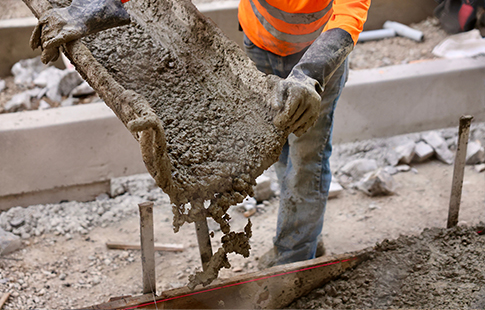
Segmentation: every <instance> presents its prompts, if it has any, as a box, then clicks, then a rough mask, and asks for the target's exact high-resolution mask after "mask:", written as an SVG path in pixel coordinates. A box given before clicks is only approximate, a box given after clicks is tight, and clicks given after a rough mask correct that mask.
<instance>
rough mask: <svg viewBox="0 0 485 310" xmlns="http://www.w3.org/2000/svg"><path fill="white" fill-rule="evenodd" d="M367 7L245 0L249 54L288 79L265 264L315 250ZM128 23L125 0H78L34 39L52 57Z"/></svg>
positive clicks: (351, 0)
mask: <svg viewBox="0 0 485 310" xmlns="http://www.w3.org/2000/svg"><path fill="white" fill-rule="evenodd" d="M369 6H370V0H335V1H331V0H241V2H240V5H239V22H240V25H241V27H242V29H243V31H244V33H245V38H244V45H245V50H246V52H247V54H248V55H249V57H250V58H251V59H252V60H253V61H254V62H255V63H256V66H257V67H258V69H259V70H261V71H263V72H265V73H268V74H276V75H278V76H280V77H282V78H284V79H283V80H281V81H280V84H279V85H278V89H277V91H276V94H275V97H274V102H273V105H274V107H275V108H276V109H278V111H279V113H278V114H277V116H276V117H275V119H274V124H275V126H277V127H278V128H281V129H289V130H290V131H291V132H293V133H294V135H293V134H292V135H290V137H289V138H288V142H287V144H286V145H285V147H284V149H283V152H282V154H281V156H280V159H279V162H278V163H277V164H276V172H277V175H278V179H279V181H280V185H281V197H280V198H281V203H280V208H279V213H278V224H277V230H276V237H275V238H274V240H273V241H274V248H273V249H271V250H270V251H269V252H268V253H267V254H265V255H264V257H263V258H262V259H261V260H260V262H261V263H260V266H261V268H264V267H269V266H273V265H277V264H285V263H290V262H295V261H300V260H306V259H311V258H314V257H315V254H316V249H317V239H318V238H317V237H318V236H319V234H320V232H321V230H322V226H323V215H324V212H325V206H326V202H327V197H328V189H329V186H330V181H331V173H330V167H329V157H330V154H331V150H332V147H331V132H332V123H333V112H334V110H335V106H336V103H337V100H338V98H339V96H340V93H341V91H342V88H343V86H344V84H345V81H346V78H347V70H348V69H347V67H348V66H347V62H346V59H347V56H348V54H349V53H350V52H351V50H352V49H353V46H354V44H355V43H356V42H357V38H358V35H359V33H360V32H361V31H362V28H363V25H364V22H365V20H366V18H367V10H368V9H369ZM128 22H129V16H128V14H127V13H126V11H125V10H124V9H123V6H122V4H121V3H120V0H73V2H72V4H71V6H69V7H67V8H63V9H54V10H50V11H49V12H47V13H46V14H45V15H44V16H43V17H41V18H40V20H39V24H38V27H37V28H36V29H35V30H34V33H33V35H32V38H31V46H32V47H33V48H36V47H38V46H41V47H42V49H43V53H42V60H43V61H44V62H46V63H47V62H49V61H52V60H55V59H56V58H57V57H58V54H59V52H58V48H59V46H60V45H61V44H64V43H65V42H68V41H70V40H74V39H78V38H81V37H83V36H85V35H87V34H91V33H95V32H97V31H100V30H103V29H107V28H110V27H115V26H119V25H123V24H126V23H128Z"/></svg>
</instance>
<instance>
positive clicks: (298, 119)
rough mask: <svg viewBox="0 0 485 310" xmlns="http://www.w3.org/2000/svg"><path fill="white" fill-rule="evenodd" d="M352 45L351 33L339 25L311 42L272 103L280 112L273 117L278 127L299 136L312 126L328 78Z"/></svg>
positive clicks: (279, 87)
mask: <svg viewBox="0 0 485 310" xmlns="http://www.w3.org/2000/svg"><path fill="white" fill-rule="evenodd" d="M353 47H354V42H353V41H352V37H351V36H350V34H349V33H348V32H347V31H345V30H342V29H339V28H335V29H330V30H327V31H325V32H324V33H322V34H321V35H320V36H319V37H318V38H317V39H316V40H315V41H314V42H313V43H312V45H311V46H310V47H309V48H308V50H307V51H306V52H305V54H303V56H302V58H301V59H300V61H299V62H298V63H297V64H296V65H295V67H293V69H292V70H291V72H290V75H289V76H288V77H287V78H286V79H285V80H283V81H281V82H280V84H279V85H278V88H277V90H276V96H275V99H274V102H273V108H274V109H276V110H277V111H279V112H278V114H277V115H276V117H275V118H274V120H273V123H274V125H275V126H276V127H277V128H279V129H282V130H285V129H288V128H289V129H290V132H293V133H294V134H295V135H296V136H298V137H299V136H301V135H303V134H304V133H305V132H306V131H307V130H308V128H310V127H311V126H313V124H314V123H315V121H316V120H317V119H318V117H319V116H320V111H322V110H324V107H323V106H322V104H321V96H323V95H324V94H323V93H324V89H325V85H326V83H327V81H328V80H329V79H330V78H331V76H332V75H333V74H334V72H335V70H337V69H338V67H340V66H341V65H342V63H343V62H344V61H345V58H347V56H348V55H349V53H350V51H352V49H353Z"/></svg>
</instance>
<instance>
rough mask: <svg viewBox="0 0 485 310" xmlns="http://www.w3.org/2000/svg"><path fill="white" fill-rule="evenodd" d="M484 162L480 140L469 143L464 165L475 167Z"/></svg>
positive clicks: (484, 156) (484, 154)
mask: <svg viewBox="0 0 485 310" xmlns="http://www.w3.org/2000/svg"><path fill="white" fill-rule="evenodd" d="M483 162H485V149H484V148H483V146H482V144H481V143H480V140H475V141H470V142H469V143H468V146H467V149H466V164H467V165H476V164H480V163H483Z"/></svg>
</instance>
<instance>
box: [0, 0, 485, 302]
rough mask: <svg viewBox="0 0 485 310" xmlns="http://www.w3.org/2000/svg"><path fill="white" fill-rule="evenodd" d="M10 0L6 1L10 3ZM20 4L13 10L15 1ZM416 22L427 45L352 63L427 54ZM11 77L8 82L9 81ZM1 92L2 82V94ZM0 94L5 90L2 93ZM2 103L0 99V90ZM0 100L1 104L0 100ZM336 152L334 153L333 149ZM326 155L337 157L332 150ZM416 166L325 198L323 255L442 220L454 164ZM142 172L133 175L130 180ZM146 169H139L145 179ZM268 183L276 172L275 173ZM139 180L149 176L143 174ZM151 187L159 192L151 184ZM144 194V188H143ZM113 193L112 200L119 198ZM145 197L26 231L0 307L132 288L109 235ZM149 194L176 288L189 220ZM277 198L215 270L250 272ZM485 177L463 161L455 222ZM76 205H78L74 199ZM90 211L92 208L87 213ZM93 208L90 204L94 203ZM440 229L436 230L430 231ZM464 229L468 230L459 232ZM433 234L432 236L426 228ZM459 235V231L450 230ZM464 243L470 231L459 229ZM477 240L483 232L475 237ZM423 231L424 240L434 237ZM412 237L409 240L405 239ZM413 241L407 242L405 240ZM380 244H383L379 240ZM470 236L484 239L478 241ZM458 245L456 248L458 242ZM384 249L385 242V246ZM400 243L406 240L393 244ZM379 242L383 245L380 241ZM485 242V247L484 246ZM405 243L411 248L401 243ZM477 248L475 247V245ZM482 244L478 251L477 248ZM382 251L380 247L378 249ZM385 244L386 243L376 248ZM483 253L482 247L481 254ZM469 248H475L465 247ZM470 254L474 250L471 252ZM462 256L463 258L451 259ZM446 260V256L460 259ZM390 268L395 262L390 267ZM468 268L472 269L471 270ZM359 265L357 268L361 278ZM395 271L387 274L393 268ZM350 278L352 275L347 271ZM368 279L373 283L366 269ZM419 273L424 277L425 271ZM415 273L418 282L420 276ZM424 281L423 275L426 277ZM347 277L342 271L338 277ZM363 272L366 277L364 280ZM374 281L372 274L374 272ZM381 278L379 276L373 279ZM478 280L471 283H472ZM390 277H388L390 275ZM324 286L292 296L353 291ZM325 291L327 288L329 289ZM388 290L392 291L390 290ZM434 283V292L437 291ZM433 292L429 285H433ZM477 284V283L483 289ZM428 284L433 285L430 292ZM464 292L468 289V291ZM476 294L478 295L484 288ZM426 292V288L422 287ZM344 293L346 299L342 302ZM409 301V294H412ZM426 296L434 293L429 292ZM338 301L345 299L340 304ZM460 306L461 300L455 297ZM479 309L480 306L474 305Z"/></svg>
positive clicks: (131, 235) (135, 259)
mask: <svg viewBox="0 0 485 310" xmlns="http://www.w3.org/2000/svg"><path fill="white" fill-rule="evenodd" d="M10 1H12V3H10ZM3 4H5V5H6V6H4V7H6V8H8V9H6V10H2V11H3V14H2V13H0V18H16V17H24V16H29V15H30V13H29V11H28V10H27V9H26V7H24V5H23V3H21V2H20V1H18V0H15V1H13V0H4V3H3ZM15 8H17V9H15ZM417 28H419V29H421V30H423V31H424V32H425V37H426V38H428V39H427V40H426V41H425V42H424V43H415V42H412V41H410V40H408V39H404V38H394V39H388V40H382V41H379V42H369V43H365V44H362V45H357V48H356V50H355V52H354V56H352V57H353V59H354V61H353V64H352V62H351V66H352V68H353V69H364V68H373V67H379V66H384V65H392V64H400V63H408V62H411V61H417V60H426V59H430V58H433V57H434V56H432V54H431V52H430V51H431V50H432V48H433V47H434V46H435V45H436V44H438V43H439V42H440V41H441V40H442V39H444V38H445V37H446V34H445V33H444V32H443V31H442V30H440V29H439V28H438V26H437V25H436V23H435V20H434V19H430V20H427V21H423V22H422V23H420V24H419V25H418V26H417ZM10 82H11V81H9V80H7V86H8V85H9V83H10ZM4 93H7V94H9V95H10V93H8V88H7V90H6V91H5V92H4ZM0 99H2V97H1V96H0ZM3 99H4V100H5V101H6V100H8V99H7V98H6V97H3ZM5 101H4V102H0V105H1V104H4V103H5ZM337 156H338V155H337ZM333 160H337V161H338V158H335V156H334V159H333ZM413 167H414V168H415V170H414V171H410V172H406V173H399V174H397V175H395V176H394V178H395V180H396V181H397V182H398V184H399V187H398V188H397V191H396V192H397V193H396V194H395V195H392V196H384V197H368V196H367V195H365V194H363V193H362V192H360V191H357V190H353V189H346V190H345V191H344V192H343V193H342V194H341V195H340V196H339V197H338V198H335V199H331V200H330V201H329V202H328V204H327V211H326V215H325V224H324V228H323V237H324V242H325V246H326V249H327V252H328V253H329V254H333V253H335V254H338V253H345V252H350V251H354V250H360V249H364V248H368V247H371V246H373V245H375V244H376V242H382V241H383V240H384V239H394V238H398V237H399V236H400V235H407V236H415V235H418V234H420V233H421V232H422V231H423V229H425V228H431V227H440V228H443V227H445V226H446V219H447V212H448V203H449V196H450V190H451V179H452V174H453V167H452V166H450V165H445V164H443V163H441V162H439V161H437V160H432V161H428V162H426V163H422V164H413ZM138 178H139V177H135V178H134V180H136V179H138ZM146 178H147V177H146V176H142V177H141V179H143V180H145V179H146ZM274 181H275V180H274ZM140 184H146V182H145V181H144V182H141V183H140ZM155 191H156V190H155ZM146 192H147V193H149V192H150V189H146ZM120 197H123V196H118V197H117V199H118V200H117V201H120V200H122V199H123V198H120ZM146 197H148V195H144V196H143V197H141V196H136V195H131V196H130V195H129V196H127V199H128V198H129V204H130V205H131V209H130V210H129V211H127V212H125V213H123V214H116V213H112V214H111V216H112V218H111V219H109V220H107V219H106V220H104V221H100V222H98V223H97V225H96V226H95V227H92V229H89V230H85V231H82V232H81V233H72V234H70V233H67V234H66V233H61V232H56V233H52V232H47V233H44V234H40V235H39V236H35V234H33V235H32V236H31V237H30V238H25V239H23V241H22V242H23V246H22V248H21V249H20V250H19V251H17V252H14V253H12V254H10V255H7V256H2V257H0V292H6V291H8V292H11V297H10V298H9V300H8V301H7V303H6V305H5V306H4V309H65V308H79V307H83V306H89V305H93V304H97V303H101V302H106V301H107V300H108V299H109V297H113V296H121V295H136V294H140V293H141V291H142V271H141V258H140V252H139V251H137V250H127V251H124V250H109V249H107V248H106V246H105V243H106V242H107V241H123V242H138V240H139V218H138V216H137V203H138V202H141V201H142V200H143V199H142V198H146ZM154 200H155V206H156V207H155V241H156V242H158V243H175V244H183V245H184V247H185V249H184V251H183V252H177V253H176V252H157V253H156V272H157V288H158V292H161V291H163V290H167V289H170V288H175V287H180V286H183V285H185V284H186V283H187V280H188V276H189V275H190V274H192V273H194V271H195V270H197V269H198V268H199V269H200V266H201V263H200V257H199V250H198V246H197V239H196V233H195V229H194V226H193V225H185V226H183V227H182V228H181V231H180V232H179V233H177V234H174V233H173V231H172V210H171V206H170V204H169V202H168V197H166V196H163V195H161V194H160V193H158V192H157V195H156V197H155V198H154ZM278 203H279V200H278V197H275V198H273V199H271V200H270V201H267V202H265V203H264V204H263V206H260V207H258V212H257V213H256V214H254V215H253V216H252V217H251V221H252V223H253V237H252V239H251V247H252V249H251V256H250V257H249V258H248V259H244V258H242V257H240V256H236V255H233V256H230V257H229V260H230V262H231V265H232V267H231V268H230V269H223V270H222V271H221V275H220V276H221V277H222V278H229V277H231V276H233V275H235V274H240V273H248V272H252V271H256V270H257V263H258V258H259V257H260V256H261V255H262V254H264V253H265V252H266V251H267V250H269V249H270V248H271V247H272V237H273V236H274V232H275V226H276V216H277V209H278ZM484 204H485V177H484V174H483V173H481V174H480V173H478V172H476V171H475V170H474V168H473V166H467V167H466V170H465V179H464V185H463V195H462V205H461V213H460V224H461V225H476V224H478V223H479V222H480V221H485V213H484ZM77 207H79V208H82V207H83V204H79V206H77ZM88 212H89V211H88ZM91 212H93V213H95V212H97V211H96V210H91ZM230 214H231V216H232V222H231V226H232V229H233V230H236V231H241V230H242V229H243V227H244V225H245V224H246V223H247V219H246V218H245V217H244V216H243V213H242V212H241V211H240V210H239V209H238V208H237V207H233V208H231V210H230ZM209 228H210V229H213V230H215V236H214V238H213V239H212V243H213V246H214V249H215V248H216V247H218V246H220V242H219V240H220V237H221V235H222V233H221V232H220V231H217V229H216V227H215V225H212V224H211V223H210V227H209ZM436 234H439V232H436ZM466 234H470V232H468V233H466ZM428 235H429V236H431V237H430V238H431V239H433V238H434V237H433V236H434V235H433V234H428ZM454 236H458V237H459V238H461V239H460V240H461V241H460V242H461V243H463V242H462V238H463V234H462V235H460V234H455V235H453V236H451V237H449V238H451V239H452V240H454V239H453V238H454ZM466 237H467V240H468V241H466V243H469V244H470V243H473V242H475V241H477V240H476V239H474V238H472V237H469V235H466ZM481 238H484V237H481ZM431 239H430V240H431ZM400 240H401V241H399V242H398V244H400V245H402V244H407V243H410V242H406V240H407V239H406V238H404V239H403V238H401V239H400ZM411 243H412V242H411ZM411 243H410V244H411ZM384 244H387V243H384ZM450 244H451V245H450V247H449V249H448V250H449V252H447V253H446V255H449V256H452V257H453V256H454V255H460V254H461V253H462V252H463V248H462V247H461V246H458V245H456V244H455V243H453V242H451V243H450ZM477 244H483V241H482V243H477ZM455 245H456V246H455ZM384 247H385V246H384ZM398 248H404V246H402V247H401V246H399V247H398ZM381 249H382V246H381ZM482 249H483V247H482ZM404 251H408V250H406V249H404ZM477 251H478V249H477ZM480 251H482V252H483V250H480ZM381 252H382V251H381ZM383 252H385V251H383ZM482 252H481V253H482ZM472 254H473V253H472ZM473 255H474V254H473ZM458 263H461V262H458ZM458 263H457V261H450V262H448V264H449V265H450V264H451V266H452V265H453V264H458ZM368 264H371V267H372V268H373V269H376V268H380V267H381V266H382V264H383V263H382V260H378V259H377V260H375V261H371V262H369V263H368ZM394 268H395V269H396V268H400V265H399V264H398V265H395V266H394ZM474 268H476V270H475V269H473V272H476V273H480V274H485V270H484V266H483V264H476V265H475V267H474ZM470 270H472V269H470ZM362 274H364V275H365V273H359V275H358V276H360V275H362ZM391 275H392V276H394V275H393V274H391ZM346 277H347V279H351V277H352V275H351V274H347V275H346ZM369 278H370V280H369V281H374V280H373V279H375V277H374V278H372V277H371V276H370V275H369ZM425 280H426V279H425ZM425 280H421V281H425ZM428 280H429V279H428ZM344 281H345V279H344ZM365 281H366V280H364V282H365ZM375 281H377V280H375ZM379 281H381V280H379ZM473 281H475V282H473ZM479 281H482V280H480V279H478V280H476V279H469V282H470V283H471V284H470V290H472V291H473V292H476V291H479V290H478V289H476V287H477V285H479V284H480V283H481V282H479ZM391 282H392V281H391ZM332 285H333V286H331V287H324V288H322V290H323V292H326V295H329V296H330V297H331V298H332V299H328V298H327V299H326V300H322V301H318V298H321V297H322V296H321V295H322V290H320V291H319V292H316V293H314V295H310V297H308V298H307V299H306V300H305V299H302V301H301V302H299V303H298V302H297V303H295V304H293V307H301V308H303V307H305V308H306V307H309V308H311V307H324V308H326V307H339V306H342V303H343V302H347V301H348V300H349V298H350V297H345V296H343V295H337V294H334V293H333V292H334V290H335V289H333V288H332V287H335V288H336V289H338V290H340V291H345V290H346V288H345V287H344V286H345V285H344V284H342V282H337V283H336V284H332ZM426 287H429V285H428V284H426V283H425V282H423V283H420V284H418V287H417V288H416V290H426ZM327 291H330V292H331V293H330V294H328V292H327ZM392 291H393V289H392V288H391V293H390V294H399V293H400V292H399V291H398V290H394V292H395V293H392ZM435 291H436V290H435ZM435 291H433V292H435ZM482 291H483V289H482ZM430 292H431V291H430ZM437 292H439V294H449V295H452V294H455V293H457V292H452V291H449V290H444V289H443V290H442V291H437ZM466 292H468V291H465V293H466ZM482 295H483V294H482ZM423 296H426V295H423ZM345 298H347V300H344V299H345ZM424 299H425V298H416V299H415V300H416V301H415V303H414V304H407V303H403V304H397V305H396V306H400V307H412V308H423V307H429V308H431V307H440V306H441V307H446V305H443V304H440V303H436V304H429V303H424V301H423V300H424ZM380 300H384V301H383V302H385V303H384V304H379V303H376V304H372V303H371V304H370V305H369V304H367V303H365V302H364V301H365V300H363V301H362V303H360V304H359V303H358V300H356V303H355V304H352V306H351V307H360V308H362V307H384V306H390V305H394V304H387V300H389V298H388V299H385V298H384V299H380ZM408 300H409V301H413V300H414V299H412V298H409V299H408ZM427 300H431V299H429V298H428V299H427ZM343 306H344V307H345V305H343ZM457 306H463V305H457ZM476 306H477V307H483V305H481V306H480V305H479V304H478V305H476Z"/></svg>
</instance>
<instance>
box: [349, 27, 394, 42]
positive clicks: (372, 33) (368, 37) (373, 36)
mask: <svg viewBox="0 0 485 310" xmlns="http://www.w3.org/2000/svg"><path fill="white" fill-rule="evenodd" d="M395 36H396V30H394V29H379V30H369V31H363V32H361V33H360V35H359V41H358V42H365V41H373V40H381V39H385V38H392V37H395Z"/></svg>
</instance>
